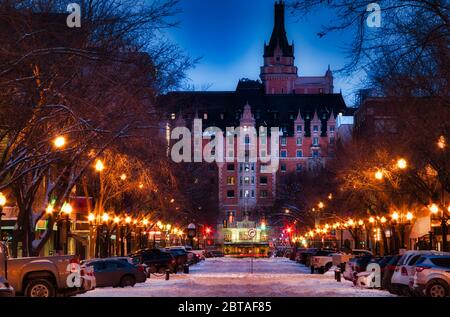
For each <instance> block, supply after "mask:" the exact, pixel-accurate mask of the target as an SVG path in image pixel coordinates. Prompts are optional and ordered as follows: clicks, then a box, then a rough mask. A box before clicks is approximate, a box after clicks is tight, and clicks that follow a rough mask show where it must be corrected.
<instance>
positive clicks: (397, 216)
mask: <svg viewBox="0 0 450 317" xmlns="http://www.w3.org/2000/svg"><path fill="white" fill-rule="evenodd" d="M399 218H400V215H399V214H398V212H394V213H393V214H392V220H394V221H397V220H398V219H399Z"/></svg>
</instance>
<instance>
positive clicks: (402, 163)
mask: <svg viewBox="0 0 450 317" xmlns="http://www.w3.org/2000/svg"><path fill="white" fill-rule="evenodd" d="M397 167H398V168H399V169H401V170H404V169H406V168H407V167H408V163H407V162H406V160H405V159H402V158H401V159H399V160H398V161H397Z"/></svg>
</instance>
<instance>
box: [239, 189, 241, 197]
mask: <svg viewBox="0 0 450 317" xmlns="http://www.w3.org/2000/svg"><path fill="white" fill-rule="evenodd" d="M239 197H240V198H242V189H241V190H240V191H239Z"/></svg>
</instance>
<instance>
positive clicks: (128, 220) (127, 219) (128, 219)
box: [125, 216, 131, 224]
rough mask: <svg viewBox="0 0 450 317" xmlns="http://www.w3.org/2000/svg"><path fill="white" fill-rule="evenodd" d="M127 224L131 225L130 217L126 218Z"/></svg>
mask: <svg viewBox="0 0 450 317" xmlns="http://www.w3.org/2000/svg"><path fill="white" fill-rule="evenodd" d="M125 222H126V223H128V224H129V223H131V217H130V216H128V217H126V218H125Z"/></svg>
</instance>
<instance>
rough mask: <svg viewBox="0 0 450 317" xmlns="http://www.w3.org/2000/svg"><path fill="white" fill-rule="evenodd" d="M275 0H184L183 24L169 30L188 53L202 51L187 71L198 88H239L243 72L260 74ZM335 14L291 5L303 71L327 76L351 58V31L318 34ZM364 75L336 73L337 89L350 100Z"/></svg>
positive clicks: (290, 26) (291, 31)
mask: <svg viewBox="0 0 450 317" xmlns="http://www.w3.org/2000/svg"><path fill="white" fill-rule="evenodd" d="M274 2H275V0H181V1H180V9H181V13H180V14H179V15H178V16H177V20H178V21H179V22H180V24H179V25H178V26H177V27H176V28H172V29H169V30H166V31H165V35H166V36H167V37H168V38H170V39H171V40H173V41H174V42H175V43H177V44H178V45H179V46H180V47H181V48H182V49H183V50H184V51H185V52H186V53H187V54H188V55H189V56H191V57H194V58H196V57H201V60H200V63H199V64H198V65H197V66H196V67H195V68H193V69H191V70H190V71H189V72H188V77H189V79H190V85H194V86H195V88H196V90H204V89H205V88H207V89H208V90H209V91H218V90H231V91H232V90H235V88H236V85H237V83H238V81H239V79H240V78H250V79H259V71H260V66H262V63H263V58H262V55H263V47H264V41H266V42H269V39H270V35H271V33H272V29H273V20H274ZM332 19H333V15H332V12H329V11H328V10H321V11H317V12H314V13H313V14H312V15H310V16H308V17H307V18H305V19H299V17H298V16H292V15H291V14H290V13H289V10H288V9H286V30H287V35H288V40H289V41H290V42H292V41H294V44H295V57H296V60H295V63H296V65H297V67H298V69H299V75H300V76H323V75H324V74H325V71H326V70H327V67H328V65H330V66H331V69H332V70H335V69H339V68H340V67H342V66H343V65H344V64H345V62H346V58H345V57H346V54H345V50H344V47H345V43H346V42H348V41H350V40H351V38H350V35H349V34H348V33H347V34H346V33H341V34H332V35H329V36H327V37H324V38H319V37H318V36H317V33H318V32H319V31H320V30H321V26H322V25H324V24H328V23H329V22H330V21H331V20H332ZM359 83H360V79H356V78H354V77H353V78H343V77H340V76H337V75H335V92H339V91H340V89H342V93H343V95H344V97H345V99H346V101H347V104H348V105H349V106H350V105H351V104H352V103H353V94H354V92H355V89H356V85H357V84H359Z"/></svg>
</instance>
